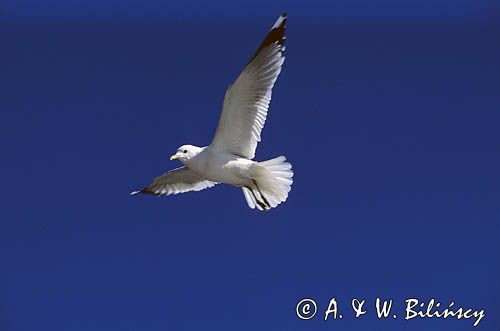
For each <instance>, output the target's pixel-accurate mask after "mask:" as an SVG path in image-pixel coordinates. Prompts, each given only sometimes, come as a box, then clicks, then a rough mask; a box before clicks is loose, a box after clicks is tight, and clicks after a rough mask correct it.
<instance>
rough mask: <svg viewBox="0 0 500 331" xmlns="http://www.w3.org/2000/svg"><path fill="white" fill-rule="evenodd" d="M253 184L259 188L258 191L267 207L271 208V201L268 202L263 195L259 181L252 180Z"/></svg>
mask: <svg viewBox="0 0 500 331" xmlns="http://www.w3.org/2000/svg"><path fill="white" fill-rule="evenodd" d="M252 182H253V184H254V185H255V187H256V188H257V191H259V194H260V196H261V197H262V200H264V202H265V203H266V205H267V207H268V208H271V204H270V203H269V201H267V199H266V197H265V196H264V194H262V191H261V190H260V188H259V185H257V181H256V180H255V179H252Z"/></svg>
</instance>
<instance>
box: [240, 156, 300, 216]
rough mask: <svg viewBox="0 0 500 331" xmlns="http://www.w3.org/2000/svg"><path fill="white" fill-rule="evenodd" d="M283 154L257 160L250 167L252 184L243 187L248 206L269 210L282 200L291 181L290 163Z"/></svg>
mask: <svg viewBox="0 0 500 331" xmlns="http://www.w3.org/2000/svg"><path fill="white" fill-rule="evenodd" d="M285 161H286V158H285V157H284V156H279V157H277V158H274V159H271V160H267V161H263V162H258V163H255V164H253V165H252V166H251V168H250V178H251V179H252V182H253V185H252V186H248V187H243V194H244V195H245V199H246V201H247V203H248V207H250V208H252V209H254V208H255V207H257V209H259V210H269V209H271V208H274V207H276V206H277V205H279V204H280V203H282V202H284V201H285V200H286V199H287V197H288V192H290V190H291V186H292V183H293V179H292V177H293V171H292V165H291V164H290V163H288V162H285Z"/></svg>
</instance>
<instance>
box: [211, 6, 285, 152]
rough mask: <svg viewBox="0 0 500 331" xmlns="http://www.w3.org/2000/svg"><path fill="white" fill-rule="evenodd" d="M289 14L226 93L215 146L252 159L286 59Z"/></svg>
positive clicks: (214, 142) (282, 16)
mask: <svg viewBox="0 0 500 331" xmlns="http://www.w3.org/2000/svg"><path fill="white" fill-rule="evenodd" d="M286 20H287V16H286V14H281V16H280V17H279V18H278V20H277V21H276V23H275V24H274V25H273V27H272V29H271V31H270V32H269V33H268V34H267V36H266V38H265V39H264V41H263V42H262V43H261V45H260V46H259V48H258V49H257V51H256V52H255V54H254V55H253V56H252V58H251V59H250V61H249V62H248V64H247V65H246V67H245V68H244V69H243V71H242V72H241V74H240V75H239V76H238V78H237V79H236V81H235V82H234V83H233V84H232V85H231V86H229V88H228V89H227V91H226V95H225V97H224V104H223V107H222V114H221V117H220V119H219V125H218V127H217V131H216V132H215V136H214V139H213V140H212V144H211V146H212V148H214V149H215V150H217V151H221V152H229V153H232V154H235V155H238V156H241V157H245V158H248V159H253V158H254V156H255V149H256V148H257V143H258V142H259V141H260V139H261V137H260V135H261V132H262V128H263V127H264V123H265V122H266V117H267V111H268V108H269V103H270V101H271V94H272V88H273V86H274V83H275V82H276V79H277V78H278V75H279V73H280V71H281V67H282V65H283V62H284V60H285V57H284V55H283V52H284V50H285V29H286Z"/></svg>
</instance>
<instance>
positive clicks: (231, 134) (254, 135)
mask: <svg viewBox="0 0 500 331" xmlns="http://www.w3.org/2000/svg"><path fill="white" fill-rule="evenodd" d="M286 21H287V16H286V14H285V13H283V14H281V16H280V17H279V18H278V20H277V21H276V23H274V25H273V27H272V28H271V31H270V32H269V33H268V34H267V36H266V38H265V39H264V41H263V42H262V43H261V45H260V46H259V48H258V49H257V51H256V52H255V54H254V55H253V56H252V58H251V59H250V61H249V62H248V64H247V65H246V67H245V68H244V69H243V71H242V72H241V74H240V75H239V77H238V78H237V79H236V81H235V82H234V83H233V84H232V85H230V86H229V88H228V89H227V91H226V95H225V97H224V104H223V107H222V114H221V117H220V119H219V125H218V127H217V130H216V132H215V136H214V138H213V140H212V143H211V144H210V145H208V146H205V147H197V146H192V145H183V146H181V147H179V148H178V149H177V152H176V153H175V154H174V155H172V157H171V158H170V160H175V159H178V160H180V161H181V162H182V163H183V164H184V166H183V167H180V168H177V169H174V170H171V171H168V172H166V173H164V174H163V175H161V176H159V177H157V178H155V179H154V180H153V182H152V183H151V184H149V185H148V186H146V187H145V188H143V189H142V190H139V191H135V192H132V193H131V194H132V195H135V194H138V193H146V194H153V195H169V194H177V193H183V192H188V191H200V190H203V189H206V188H209V187H212V186H214V185H215V184H218V183H226V184H230V185H233V186H237V187H241V188H242V190H243V194H244V195H245V199H246V201H247V203H248V206H249V207H250V208H252V209H254V208H257V209H259V210H269V209H271V208H274V207H276V206H277V205H279V204H280V203H281V202H284V201H285V200H286V199H287V197H288V192H290V189H291V185H292V183H293V180H292V177H293V172H292V165H291V164H290V163H288V162H286V159H285V157H284V156H279V157H276V158H274V159H271V160H267V161H263V162H256V161H253V160H252V159H253V158H254V156H255V149H256V148H257V143H258V142H259V141H260V133H261V131H262V128H263V127H264V122H265V121H266V116H267V110H268V108H269V102H270V101H271V93H272V88H273V86H274V83H275V82H276V79H277V78H278V75H279V73H280V71H281V66H282V65H283V62H284V60H285V57H284V55H283V52H284V51H285V45H284V44H285V27H286Z"/></svg>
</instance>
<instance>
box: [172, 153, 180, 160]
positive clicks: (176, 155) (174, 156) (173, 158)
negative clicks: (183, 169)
mask: <svg viewBox="0 0 500 331" xmlns="http://www.w3.org/2000/svg"><path fill="white" fill-rule="evenodd" d="M178 158H179V155H178V154H174V155H172V156H171V157H170V161H173V160H175V159H178Z"/></svg>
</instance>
